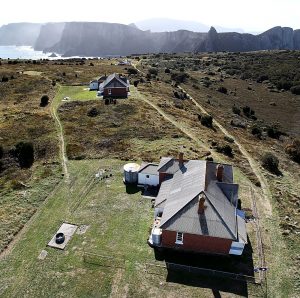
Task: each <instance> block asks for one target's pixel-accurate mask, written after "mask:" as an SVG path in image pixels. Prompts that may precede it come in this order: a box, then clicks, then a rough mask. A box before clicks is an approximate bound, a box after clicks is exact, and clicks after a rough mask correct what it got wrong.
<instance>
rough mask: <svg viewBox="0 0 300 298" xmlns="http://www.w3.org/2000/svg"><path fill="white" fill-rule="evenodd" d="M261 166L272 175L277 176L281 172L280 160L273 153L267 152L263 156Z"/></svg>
mask: <svg viewBox="0 0 300 298" xmlns="http://www.w3.org/2000/svg"><path fill="white" fill-rule="evenodd" d="M261 164H262V166H263V167H264V168H265V169H267V170H268V171H269V172H271V173H275V174H277V173H278V172H279V170H278V165H279V160H278V158H277V157H276V156H275V155H274V154H272V153H271V152H266V153H265V154H264V155H263V156H262V158H261Z"/></svg>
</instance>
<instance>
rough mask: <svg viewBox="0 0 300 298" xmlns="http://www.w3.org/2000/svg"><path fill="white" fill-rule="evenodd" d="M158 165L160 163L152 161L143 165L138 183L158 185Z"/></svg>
mask: <svg viewBox="0 0 300 298" xmlns="http://www.w3.org/2000/svg"><path fill="white" fill-rule="evenodd" d="M157 167H158V165H156V164H152V163H149V164H146V165H144V166H141V168H140V170H139V173H138V185H144V186H147V185H148V186H158V185H159V173H158V171H157Z"/></svg>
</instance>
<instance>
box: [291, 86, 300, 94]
mask: <svg viewBox="0 0 300 298" xmlns="http://www.w3.org/2000/svg"><path fill="white" fill-rule="evenodd" d="M291 92H292V93H293V94H296V95H300V85H299V86H294V87H292V88H291Z"/></svg>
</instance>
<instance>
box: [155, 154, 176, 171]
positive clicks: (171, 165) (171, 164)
mask: <svg viewBox="0 0 300 298" xmlns="http://www.w3.org/2000/svg"><path fill="white" fill-rule="evenodd" d="M179 169H180V165H179V161H178V159H175V158H171V157H162V158H161V160H160V163H159V165H158V169H157V170H158V171H159V172H162V173H167V174H172V175H173V174H175V173H176V172H177V171H178V170H179Z"/></svg>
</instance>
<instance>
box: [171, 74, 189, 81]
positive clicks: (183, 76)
mask: <svg viewBox="0 0 300 298" xmlns="http://www.w3.org/2000/svg"><path fill="white" fill-rule="evenodd" d="M188 78H189V75H188V74H187V73H185V72H181V73H173V74H172V75H171V79H172V80H173V81H175V82H176V83H177V84H180V83H185V82H186V81H187V79H188Z"/></svg>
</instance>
